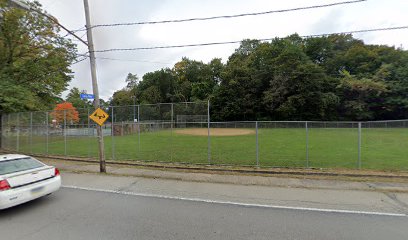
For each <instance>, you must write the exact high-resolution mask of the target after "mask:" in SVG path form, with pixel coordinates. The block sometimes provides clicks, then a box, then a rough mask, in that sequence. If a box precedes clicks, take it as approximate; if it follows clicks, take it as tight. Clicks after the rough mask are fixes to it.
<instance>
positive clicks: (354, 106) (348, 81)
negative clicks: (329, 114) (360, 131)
mask: <svg viewBox="0 0 408 240" xmlns="http://www.w3.org/2000/svg"><path fill="white" fill-rule="evenodd" d="M343 76H344V77H343V78H342V79H341V83H340V85H339V86H338V88H340V89H341V91H342V104H341V105H340V106H341V107H340V110H341V114H340V115H341V116H342V118H345V119H350V120H373V119H375V111H373V110H375V109H374V108H376V107H379V105H380V107H381V105H382V104H378V101H382V98H381V95H382V94H383V93H384V92H387V87H386V85H385V84H384V83H383V82H377V81H374V80H372V79H367V78H363V79H357V78H355V77H354V76H352V75H350V74H349V73H348V72H347V71H344V72H343Z"/></svg>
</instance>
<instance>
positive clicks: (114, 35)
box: [39, 0, 408, 100]
mask: <svg viewBox="0 0 408 240" xmlns="http://www.w3.org/2000/svg"><path fill="white" fill-rule="evenodd" d="M342 1H345V0H308V1H304V0H303V1H302V0H290V1H289V0H286V1H285V0H251V1H249V0H138V1H135V0H103V1H102V0H89V4H90V11H91V21H92V25H95V24H109V23H121V22H142V21H158V20H168V19H183V18H194V17H211V16H218V15H232V14H241V13H251V12H263V11H271V10H280V9H289V8H296V7H307V6H312V5H321V4H328V3H335V2H342ZM39 2H40V3H41V4H42V5H43V8H44V9H45V10H46V11H47V12H48V13H50V14H51V15H53V16H54V17H56V18H57V19H58V20H59V22H60V23H61V24H62V25H64V26H65V27H67V28H68V29H72V30H76V29H80V28H83V27H84V26H85V15H84V6H83V0H39ZM407 11H408V1H407V0H386V1H384V0H368V1H366V2H361V3H354V4H348V5H340V6H334V7H326V8H320V9H310V10H302V11H294V12H286V13H275V14H268V15H261V16H249V17H241V18H232V19H218V20H210V21H193V22H185V23H168V24H157V25H137V26H122V27H111V28H95V29H94V30H93V33H94V44H95V50H103V49H110V48H134V47H154V46H165V45H181V44H194V43H205V42H223V41H236V40H242V39H247V38H250V39H264V38H273V37H285V36H287V35H290V34H293V33H298V34H300V35H311V34H322V33H333V32H343V31H353V30H360V29H372V28H385V27H397V26H407V25H408V21H407V20H408V17H407ZM77 34H78V35H79V36H83V35H84V34H85V32H78V33H77ZM354 36H355V37H356V38H359V39H362V40H364V42H365V43H369V44H386V45H389V46H395V47H402V48H403V49H405V50H406V49H408V30H407V29H405V30H394V31H383V32H371V33H361V34H355V35H354ZM83 39H86V36H83ZM238 46H239V44H231V45H218V46H205V47H189V48H179V49H158V50H140V51H130V52H109V53H97V54H96V57H97V58H98V57H99V58H112V59H111V60H107V59H97V72H98V83H99V92H100V95H101V98H103V99H104V100H108V99H109V98H110V97H111V96H112V94H113V93H114V92H115V91H117V90H119V89H122V88H123V87H124V86H125V78H126V76H127V74H128V73H129V72H130V73H134V74H137V75H138V76H139V78H140V79H141V78H142V76H143V75H144V74H145V73H147V72H151V71H155V70H159V69H161V68H165V67H170V68H171V67H173V65H174V64H175V63H176V62H177V61H179V60H181V58H182V57H188V58H190V59H194V60H200V61H203V62H209V61H210V60H211V59H213V58H222V59H223V61H224V62H226V61H227V58H228V56H230V55H231V54H232V53H233V51H234V49H236V48H237V47H238ZM78 49H79V53H86V52H87V48H86V46H84V45H83V44H82V43H79V42H78ZM113 59H115V60H113ZM72 70H73V72H74V79H73V80H72V81H71V83H70V88H72V87H77V88H79V89H80V90H86V91H87V92H88V93H92V84H91V77H90V67H89V59H87V60H85V61H82V62H80V63H77V64H75V65H73V66H72ZM65 95H66V93H64V95H63V96H65Z"/></svg>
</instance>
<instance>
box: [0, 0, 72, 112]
mask: <svg viewBox="0 0 408 240" xmlns="http://www.w3.org/2000/svg"><path fill="white" fill-rule="evenodd" d="M5 3H6V1H5V0H0V7H1V8H2V9H3V12H2V14H3V19H2V21H1V22H0V111H2V112H17V111H24V110H42V109H49V108H51V107H52V106H53V105H54V104H55V103H56V102H57V101H58V99H59V96H60V94H61V93H62V92H63V91H64V90H66V87H67V86H68V83H69V81H70V80H71V79H72V72H71V70H70V68H69V67H70V64H71V63H72V62H73V61H74V60H75V58H76V54H75V51H76V49H75V45H74V44H73V43H72V42H71V40H68V39H66V38H63V37H62V36H60V35H58V32H59V31H60V29H59V27H58V26H57V25H56V24H55V23H54V22H52V21H51V20H50V19H48V18H46V17H45V16H43V15H42V14H39V13H37V12H36V11H39V12H43V10H42V9H41V5H40V4H39V3H38V2H32V3H27V4H29V5H30V7H31V8H33V9H35V11H25V10H21V9H17V8H10V7H7V6H6V5H5Z"/></svg>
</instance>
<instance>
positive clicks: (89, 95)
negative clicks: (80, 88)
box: [80, 93, 95, 99]
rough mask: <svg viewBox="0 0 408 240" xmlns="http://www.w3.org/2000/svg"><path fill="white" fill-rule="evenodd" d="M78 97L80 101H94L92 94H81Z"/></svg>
mask: <svg viewBox="0 0 408 240" xmlns="http://www.w3.org/2000/svg"><path fill="white" fill-rule="evenodd" d="M80 97H81V99H95V96H94V95H93V94H86V93H81V95H80Z"/></svg>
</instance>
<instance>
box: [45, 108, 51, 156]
mask: <svg viewBox="0 0 408 240" xmlns="http://www.w3.org/2000/svg"><path fill="white" fill-rule="evenodd" d="M48 118H49V116H48V112H45V125H46V129H45V154H47V155H48V141H49V139H48V138H49V134H50V133H49V119H48Z"/></svg>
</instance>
